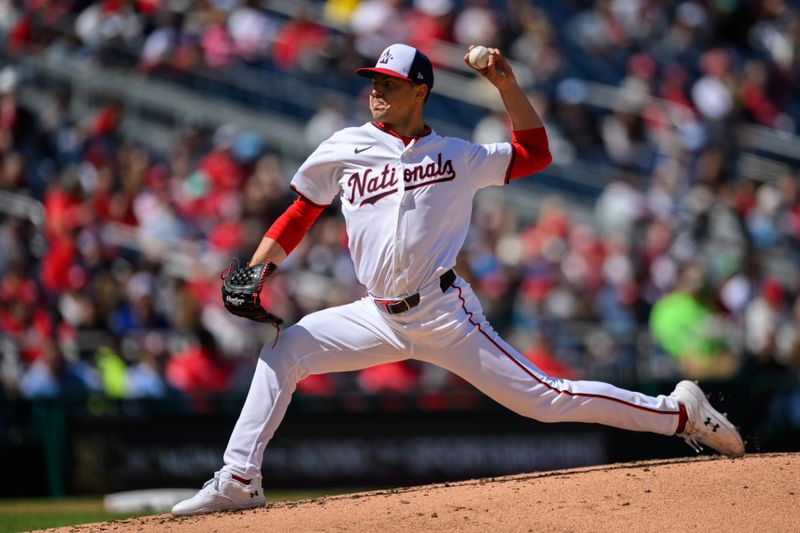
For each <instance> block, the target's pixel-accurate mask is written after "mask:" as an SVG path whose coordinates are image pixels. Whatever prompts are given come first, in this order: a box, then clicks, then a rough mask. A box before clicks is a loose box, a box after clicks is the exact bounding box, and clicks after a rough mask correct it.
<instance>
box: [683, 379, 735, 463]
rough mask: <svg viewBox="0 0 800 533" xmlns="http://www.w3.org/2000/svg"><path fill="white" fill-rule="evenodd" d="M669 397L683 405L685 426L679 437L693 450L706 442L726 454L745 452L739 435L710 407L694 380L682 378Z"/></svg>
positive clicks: (724, 418)
mask: <svg viewBox="0 0 800 533" xmlns="http://www.w3.org/2000/svg"><path fill="white" fill-rule="evenodd" d="M670 396H671V397H672V398H675V399H676V400H678V402H680V403H682V404H683V406H684V407H685V408H686V414H687V415H688V420H687V421H686V427H685V428H684V430H683V433H679V434H678V436H679V437H683V439H684V440H685V441H686V444H688V445H689V446H691V447H692V448H694V450H695V451H696V452H698V453H699V452H700V450H702V449H703V446H701V444H705V445H706V446H709V447H711V448H714V449H715V450H716V451H718V452H719V453H721V454H723V455H727V456H728V457H741V456H743V455H744V442H743V441H742V437H741V435H739V432H738V431H737V430H736V428H735V427H734V426H733V424H731V423H730V422H729V421H728V418H727V417H726V416H725V415H723V414H722V413H720V412H719V411H717V410H716V409H714V408H713V407H711V404H710V403H709V401H708V399H707V398H706V395H705V394H703V391H702V389H701V388H700V387H698V386H697V384H696V383H694V382H692V381H687V380H684V381H681V382H680V383H678V384H677V385H676V386H675V390H674V391H672V394H670Z"/></svg>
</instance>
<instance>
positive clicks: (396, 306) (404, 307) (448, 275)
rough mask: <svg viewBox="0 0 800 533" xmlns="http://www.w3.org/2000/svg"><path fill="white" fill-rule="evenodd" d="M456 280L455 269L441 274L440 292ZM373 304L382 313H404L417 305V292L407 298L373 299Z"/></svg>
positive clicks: (444, 290)
mask: <svg viewBox="0 0 800 533" xmlns="http://www.w3.org/2000/svg"><path fill="white" fill-rule="evenodd" d="M455 281H456V271H455V270H453V269H452V268H451V269H450V270H448V271H447V272H445V273H444V274H442V275H441V276H440V277H439V288H440V289H442V292H446V291H447V289H449V288H450V287H452V286H453V283H454V282H455ZM372 301H373V302H375V305H377V306H378V309H380V310H381V311H383V312H384V313H388V314H390V315H397V314H399V313H405V312H406V311H408V310H409V309H413V308H415V307H416V306H418V305H419V293H416V294H412V295H411V296H409V297H407V298H401V299H399V300H378V299H373V300H372Z"/></svg>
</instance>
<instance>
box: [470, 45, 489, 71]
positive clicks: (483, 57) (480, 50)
mask: <svg viewBox="0 0 800 533" xmlns="http://www.w3.org/2000/svg"><path fill="white" fill-rule="evenodd" d="M469 64H470V65H472V66H473V67H475V68H476V69H478V70H483V69H485V68H486V66H487V65H488V64H489V49H488V48H486V47H485V46H476V47H475V48H473V49H472V50H470V51H469Z"/></svg>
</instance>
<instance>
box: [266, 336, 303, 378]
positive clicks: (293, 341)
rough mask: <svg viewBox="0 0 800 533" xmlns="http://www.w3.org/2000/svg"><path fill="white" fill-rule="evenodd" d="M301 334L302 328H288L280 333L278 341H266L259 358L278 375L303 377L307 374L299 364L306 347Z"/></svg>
mask: <svg viewBox="0 0 800 533" xmlns="http://www.w3.org/2000/svg"><path fill="white" fill-rule="evenodd" d="M303 334H305V331H303V330H302V329H301V330H300V331H298V330H297V328H295V327H294V326H292V327H291V328H288V329H287V330H286V331H284V332H282V333H281V334H280V337H279V339H278V342H274V341H268V342H267V343H266V344H265V345H264V347H263V348H261V353H260V354H259V359H261V360H262V361H263V362H264V363H265V364H266V365H267V366H268V367H269V368H270V369H271V370H272V371H273V372H274V373H275V374H276V375H278V376H280V377H292V378H294V380H295V381H299V380H301V379H303V378H304V377H305V375H307V374H308V372H307V370H305V369H304V368H303V367H302V365H301V364H299V361H301V360H302V356H303V355H304V354H305V353H306V351H307V349H308V348H307V347H304V346H303V344H304V343H303V342H302V337H303ZM304 348H305V349H304Z"/></svg>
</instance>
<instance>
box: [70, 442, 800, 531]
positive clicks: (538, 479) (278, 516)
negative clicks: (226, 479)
mask: <svg viewBox="0 0 800 533" xmlns="http://www.w3.org/2000/svg"><path fill="white" fill-rule="evenodd" d="M798 509H800V454H796V453H794V454H764V455H749V456H746V457H744V458H742V459H735V460H731V459H722V458H712V457H699V458H691V459H680V460H667V461H652V462H639V463H627V464H617V465H606V466H598V467H589V468H580V469H575V470H561V471H555V472H542V473H536V474H524V475H517V476H509V477H503V478H491V479H479V480H472V481H464V482H458V483H447V484H441V485H425V486H421V487H410V488H404V489H395V490H386V491H376V492H364V493H359V494H349V495H343V496H331V497H327V498H318V499H313V500H302V501H296V502H287V503H278V504H270V505H269V506H268V507H266V508H264V509H257V510H252V511H241V512H232V513H217V514H213V515H205V516H196V517H186V518H173V517H171V516H168V515H161V516H151V517H146V518H139V519H129V520H121V521H113V522H107V523H103V524H102V525H99V524H87V525H84V526H75V527H71V528H64V529H63V531H72V532H83V531H90V530H91V531H97V530H100V529H102V530H103V531H104V532H112V531H113V532H123V531H124V532H128V531H130V532H139V531H185V532H191V533H198V532H200V531H218V532H220V533H228V532H233V531H244V530H250V531H288V532H292V533H298V532H304V531H314V532H319V531H331V532H333V531H335V532H348V531H349V532H367V531H370V532H373V531H377V532H380V533H388V532H404V533H405V532H409V531H425V532H431V531H433V532H436V531H442V532H445V531H446V532H452V531H459V532H463V531H490V532H494V533H499V532H506V531H521V532H527V531H533V532H540V531H580V532H584V531H626V532H631V531H658V532H662V531H687V530H697V531H798V530H800V525H799V524H800V522H798V520H799V518H798V517H800V514H798Z"/></svg>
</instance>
